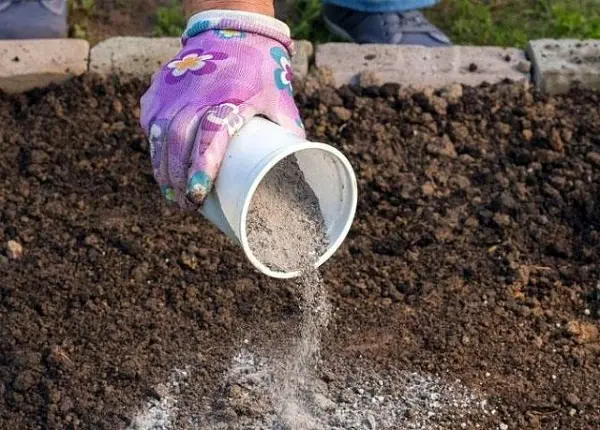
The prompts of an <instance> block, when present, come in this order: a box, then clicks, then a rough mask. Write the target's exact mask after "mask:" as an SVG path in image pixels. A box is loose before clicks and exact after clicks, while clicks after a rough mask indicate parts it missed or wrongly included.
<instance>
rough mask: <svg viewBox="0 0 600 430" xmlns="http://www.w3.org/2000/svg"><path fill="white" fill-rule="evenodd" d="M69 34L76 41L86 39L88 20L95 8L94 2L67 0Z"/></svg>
mask: <svg viewBox="0 0 600 430" xmlns="http://www.w3.org/2000/svg"><path fill="white" fill-rule="evenodd" d="M68 4H69V33H70V34H71V36H73V37H75V38H78V39H87V36H88V26H89V21H90V18H91V17H92V14H93V13H94V8H95V7H96V3H95V0H69V3H68Z"/></svg>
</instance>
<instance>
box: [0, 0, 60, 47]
mask: <svg viewBox="0 0 600 430" xmlns="http://www.w3.org/2000/svg"><path fill="white" fill-rule="evenodd" d="M67 33H68V24H67V0H0V39H51V38H62V37H67Z"/></svg>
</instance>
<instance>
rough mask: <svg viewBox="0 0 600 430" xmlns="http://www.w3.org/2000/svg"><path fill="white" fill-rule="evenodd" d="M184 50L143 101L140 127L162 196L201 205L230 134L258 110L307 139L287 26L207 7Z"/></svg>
mask: <svg viewBox="0 0 600 430" xmlns="http://www.w3.org/2000/svg"><path fill="white" fill-rule="evenodd" d="M182 42H183V48H182V49H181V51H180V53H179V54H178V55H177V56H176V57H175V59H173V60H172V61H170V62H168V63H167V64H166V65H165V66H164V67H163V69H162V70H160V71H159V72H157V73H156V74H155V75H154V77H153V80H152V84H151V86H150V89H149V90H148V91H147V92H146V94H144V96H143V97H142V100H141V124H142V127H143V128H144V130H145V132H146V134H147V136H148V138H149V140H150V147H151V156H152V166H153V169H154V176H155V178H156V180H157V182H158V184H159V185H160V187H161V190H162V192H163V195H164V196H165V197H166V198H167V200H169V201H176V202H177V203H178V204H179V205H180V206H181V207H182V208H185V209H195V208H198V207H199V206H200V205H201V204H202V203H203V201H204V199H205V198H206V196H207V194H208V193H209V191H210V190H211V188H212V186H213V183H214V181H215V179H216V177H217V174H218V172H219V167H220V165H221V161H222V160H223V156H224V154H225V151H226V149H227V145H228V143H229V141H230V140H231V138H232V136H233V135H234V134H235V132H236V131H238V130H239V129H240V128H241V127H242V126H243V125H244V124H245V123H246V122H248V120H250V119H251V118H252V117H253V116H255V115H262V116H265V117H267V118H268V119H270V120H272V121H273V122H275V123H277V124H279V125H281V126H283V127H285V128H287V129H289V130H291V131H292V132H294V133H296V134H298V135H300V136H302V137H303V136H304V128H303V125H302V121H301V120H300V116H299V113H298V109H297V107H296V104H295V102H294V98H293V94H292V85H291V80H292V66H291V62H290V51H291V47H292V41H291V39H290V37H289V28H288V27H287V26H286V25H285V24H283V23H282V22H280V21H277V20H275V19H274V18H271V17H267V16H264V15H259V14H254V13H246V12H234V11H208V12H201V13H199V14H197V15H195V16H194V17H192V18H191V19H190V21H189V23H188V27H187V29H186V30H185V32H184V34H183V38H182Z"/></svg>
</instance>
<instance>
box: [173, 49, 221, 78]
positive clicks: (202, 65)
mask: <svg viewBox="0 0 600 430" xmlns="http://www.w3.org/2000/svg"><path fill="white" fill-rule="evenodd" d="M226 58H227V54H225V53H224V52H204V51H203V50H202V49H196V50H194V51H187V52H184V53H183V54H182V55H181V58H178V59H176V60H173V61H171V62H170V63H168V64H167V66H166V67H167V69H170V73H167V74H166V76H165V80H166V81H167V83H168V84H176V83H177V82H179V81H180V80H181V79H183V78H184V77H185V76H186V75H187V74H188V73H191V74H193V75H208V74H209V73H213V72H214V71H215V70H217V65H216V64H215V63H214V62H215V61H218V60H225V59H226Z"/></svg>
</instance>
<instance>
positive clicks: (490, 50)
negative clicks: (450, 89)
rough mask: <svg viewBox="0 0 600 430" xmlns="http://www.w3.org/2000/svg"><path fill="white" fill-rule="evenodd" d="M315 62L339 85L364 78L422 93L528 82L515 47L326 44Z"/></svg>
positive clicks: (521, 55) (523, 61)
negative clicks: (456, 85) (460, 86)
mask: <svg viewBox="0 0 600 430" xmlns="http://www.w3.org/2000/svg"><path fill="white" fill-rule="evenodd" d="M315 61H316V66H317V67H318V68H329V69H331V71H332V72H333V77H334V80H335V84H336V85H337V86H340V85H344V84H356V83H358V81H359V79H360V76H363V75H365V74H373V75H375V76H376V78H377V81H378V82H381V83H386V82H397V83H399V84H402V85H405V86H412V87H414V88H418V89H422V88H426V87H434V88H440V87H445V86H448V85H451V84H453V83H460V84H463V85H473V86H474V85H479V84H481V83H483V82H489V83H495V82H499V81H502V80H503V79H512V80H514V81H519V82H520V81H528V80H529V79H530V74H529V73H527V70H528V67H526V66H528V62H527V59H526V57H525V53H524V52H523V51H521V50H519V49H514V48H506V49H505V48H499V47H475V46H453V47H449V48H425V47H420V46H393V45H356V44H352V43H326V44H324V45H320V46H317V48H316V57H315Z"/></svg>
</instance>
